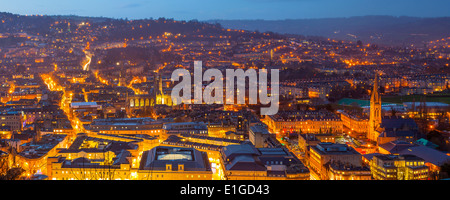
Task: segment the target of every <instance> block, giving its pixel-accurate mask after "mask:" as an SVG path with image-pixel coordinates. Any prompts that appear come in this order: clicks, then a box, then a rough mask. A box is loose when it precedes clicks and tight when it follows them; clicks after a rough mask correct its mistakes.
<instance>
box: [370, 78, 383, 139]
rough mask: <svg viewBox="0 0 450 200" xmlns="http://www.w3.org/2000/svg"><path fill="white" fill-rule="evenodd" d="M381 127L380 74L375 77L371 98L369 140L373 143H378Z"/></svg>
mask: <svg viewBox="0 0 450 200" xmlns="http://www.w3.org/2000/svg"><path fill="white" fill-rule="evenodd" d="M380 125H381V96H380V94H379V92H378V73H377V74H376V75H375V80H374V84H373V90H372V94H371V97H370V116H369V130H368V136H367V138H368V139H370V140H372V141H377V138H378V132H377V129H378V128H379V127H380Z"/></svg>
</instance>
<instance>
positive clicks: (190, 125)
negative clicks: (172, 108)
mask: <svg viewBox="0 0 450 200" xmlns="http://www.w3.org/2000/svg"><path fill="white" fill-rule="evenodd" d="M163 130H164V133H165V134H169V135H172V134H182V133H189V134H199V135H208V127H207V126H206V124H205V123H204V122H180V123H166V124H164V125H163Z"/></svg>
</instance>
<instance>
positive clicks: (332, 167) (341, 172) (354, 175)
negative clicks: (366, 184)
mask: <svg viewBox="0 0 450 200" xmlns="http://www.w3.org/2000/svg"><path fill="white" fill-rule="evenodd" d="M326 170H327V176H328V179H329V180H372V174H371V172H370V169H369V167H366V166H363V167H355V166H351V165H346V164H343V163H340V162H330V163H328V164H326Z"/></svg>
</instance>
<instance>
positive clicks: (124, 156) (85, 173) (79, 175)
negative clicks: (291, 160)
mask: <svg viewBox="0 0 450 200" xmlns="http://www.w3.org/2000/svg"><path fill="white" fill-rule="evenodd" d="M130 157H131V155H130V152H128V151H125V150H124V151H121V152H120V153H119V154H118V155H117V156H115V155H114V160H113V159H112V158H111V157H109V158H103V159H89V158H86V157H78V158H75V159H73V160H70V159H67V158H66V157H63V156H57V157H51V158H48V163H47V165H48V167H47V169H48V171H47V176H48V177H49V179H50V180H130V179H136V178H137V176H136V170H135V169H134V170H133V169H132V168H131V161H130Z"/></svg>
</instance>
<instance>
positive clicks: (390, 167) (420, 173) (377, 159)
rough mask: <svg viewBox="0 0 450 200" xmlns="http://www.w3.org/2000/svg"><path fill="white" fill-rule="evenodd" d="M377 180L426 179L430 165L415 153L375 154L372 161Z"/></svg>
mask: <svg viewBox="0 0 450 200" xmlns="http://www.w3.org/2000/svg"><path fill="white" fill-rule="evenodd" d="M370 170H371V172H372V176H373V177H374V179H375V180H426V179H428V177H429V176H428V167H427V166H425V161H424V160H423V159H422V158H419V157H417V156H414V155H375V156H373V158H372V160H371V161H370Z"/></svg>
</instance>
